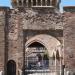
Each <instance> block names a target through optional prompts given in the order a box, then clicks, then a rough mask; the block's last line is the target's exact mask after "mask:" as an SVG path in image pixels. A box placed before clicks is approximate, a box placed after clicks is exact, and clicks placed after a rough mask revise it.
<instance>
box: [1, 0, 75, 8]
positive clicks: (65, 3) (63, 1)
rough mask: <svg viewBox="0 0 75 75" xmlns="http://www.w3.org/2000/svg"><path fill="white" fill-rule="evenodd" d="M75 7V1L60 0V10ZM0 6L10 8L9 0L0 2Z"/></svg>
mask: <svg viewBox="0 0 75 75" xmlns="http://www.w3.org/2000/svg"><path fill="white" fill-rule="evenodd" d="M73 5H74V6H75V0H61V5H60V6H61V8H62V7H63V6H73ZM0 6H9V7H11V0H0Z"/></svg>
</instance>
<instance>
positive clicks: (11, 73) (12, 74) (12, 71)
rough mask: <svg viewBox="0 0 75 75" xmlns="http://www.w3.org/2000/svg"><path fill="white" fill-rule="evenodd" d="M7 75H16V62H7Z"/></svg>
mask: <svg viewBox="0 0 75 75" xmlns="http://www.w3.org/2000/svg"><path fill="white" fill-rule="evenodd" d="M7 75H16V62H15V61H14V60H9V61H8V62H7Z"/></svg>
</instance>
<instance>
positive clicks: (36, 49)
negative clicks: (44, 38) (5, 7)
mask: <svg viewBox="0 0 75 75" xmlns="http://www.w3.org/2000/svg"><path fill="white" fill-rule="evenodd" d="M26 66H27V69H46V68H49V57H48V53H47V49H46V48H45V46H44V45H42V44H41V43H39V42H33V43H31V44H30V45H29V46H28V48H27V50H26Z"/></svg>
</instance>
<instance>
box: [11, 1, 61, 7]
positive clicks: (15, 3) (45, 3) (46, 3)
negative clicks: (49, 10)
mask: <svg viewBox="0 0 75 75" xmlns="http://www.w3.org/2000/svg"><path fill="white" fill-rule="evenodd" d="M60 2H61V1H60V0H12V6H13V7H55V8H59V4H60Z"/></svg>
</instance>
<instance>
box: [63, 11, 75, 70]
mask: <svg viewBox="0 0 75 75" xmlns="http://www.w3.org/2000/svg"><path fill="white" fill-rule="evenodd" d="M74 17H75V13H67V12H66V13H64V31H63V32H64V33H63V34H64V50H65V56H66V57H65V65H66V67H67V68H70V69H72V70H75V18H74Z"/></svg>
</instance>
